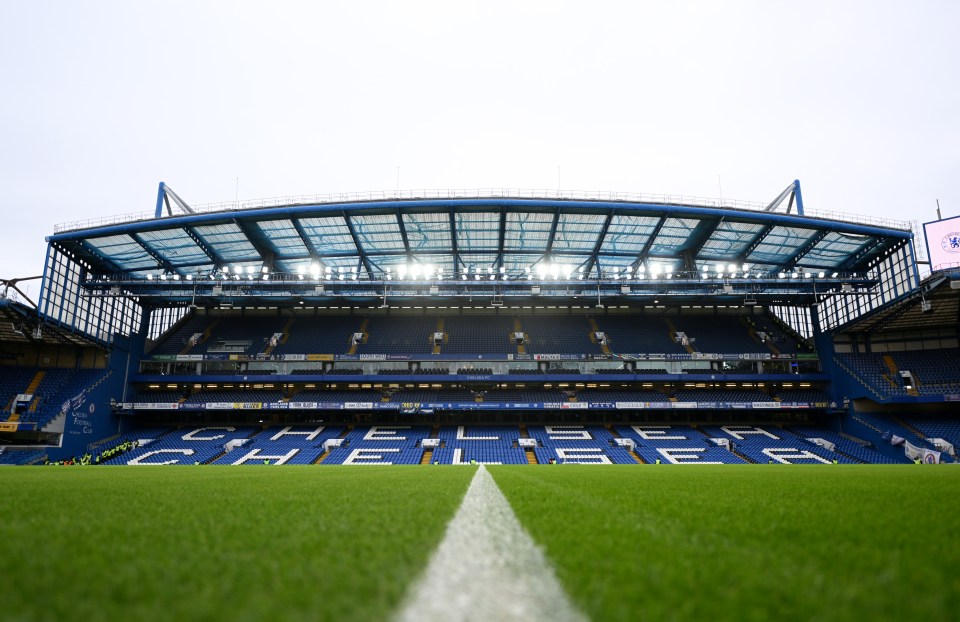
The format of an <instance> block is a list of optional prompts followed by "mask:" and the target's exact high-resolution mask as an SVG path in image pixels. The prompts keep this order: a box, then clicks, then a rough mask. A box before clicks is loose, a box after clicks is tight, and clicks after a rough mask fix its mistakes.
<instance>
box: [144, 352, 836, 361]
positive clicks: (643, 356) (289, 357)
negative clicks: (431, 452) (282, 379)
mask: <svg viewBox="0 0 960 622" xmlns="http://www.w3.org/2000/svg"><path fill="white" fill-rule="evenodd" d="M817 358H818V356H817V355H816V354H810V353H798V354H779V355H773V354H770V353H763V352H746V353H730V354H724V353H711V352H694V353H692V354H689V353H686V352H684V353H670V354H664V353H659V352H656V353H636V354H416V355H412V354H277V355H267V354H257V355H254V356H250V355H246V354H229V355H227V354H215V353H207V354H154V355H152V356H149V357H145V359H144V360H150V361H155V362H172V361H177V362H191V361H194V362H195V361H227V360H229V361H235V362H248V361H254V362H268V361H271V362H281V361H291V362H303V361H311V362H320V361H323V362H333V361H346V362H356V361H369V362H380V361H428V362H429V361H694V360H711V361H738V360H752V361H765V360H771V359H777V360H800V359H802V360H817Z"/></svg>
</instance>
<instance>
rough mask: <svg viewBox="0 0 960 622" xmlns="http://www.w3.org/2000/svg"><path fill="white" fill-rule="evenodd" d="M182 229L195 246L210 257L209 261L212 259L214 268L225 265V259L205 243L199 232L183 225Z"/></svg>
mask: <svg viewBox="0 0 960 622" xmlns="http://www.w3.org/2000/svg"><path fill="white" fill-rule="evenodd" d="M183 231H184V233H186V234H187V237H189V238H190V239H191V240H193V241H194V242H195V243H196V244H197V246H199V247H200V250H202V251H203V252H204V253H205V254H206V255H207V257H209V258H210V261H212V262H213V264H214V269H217V268H222V267H224V266H225V265H227V261H226V260H225V259H224V258H223V257H221V256H220V253H218V252H217V251H216V250H214V248H213V247H212V246H210V245H209V244H207V241H206V240H204V239H203V238H202V237H200V234H199V233H197V232H196V231H194V230H193V229H192V228H191V227H184V228H183Z"/></svg>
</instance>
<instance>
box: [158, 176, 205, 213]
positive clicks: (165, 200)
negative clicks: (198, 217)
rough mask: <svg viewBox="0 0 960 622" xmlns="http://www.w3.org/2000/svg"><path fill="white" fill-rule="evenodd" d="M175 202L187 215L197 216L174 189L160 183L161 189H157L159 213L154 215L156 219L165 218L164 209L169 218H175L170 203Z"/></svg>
mask: <svg viewBox="0 0 960 622" xmlns="http://www.w3.org/2000/svg"><path fill="white" fill-rule="evenodd" d="M171 200H172V201H173V202H174V203H175V204H176V205H177V207H179V208H180V209H181V210H183V212H184V213H187V214H195V213H196V212H194V211H193V208H192V207H190V206H189V205H187V202H186V201H184V200H183V199H181V198H180V196H179V195H177V193H176V192H174V191H173V188H171V187H170V186H168V185H167V184H165V183H163V182H162V181H161V182H160V187H159V188H157V211H156V213H155V214H154V218H160V217H161V216H163V208H164V206H166V208H167V216H173V208H171V207H170V201H171Z"/></svg>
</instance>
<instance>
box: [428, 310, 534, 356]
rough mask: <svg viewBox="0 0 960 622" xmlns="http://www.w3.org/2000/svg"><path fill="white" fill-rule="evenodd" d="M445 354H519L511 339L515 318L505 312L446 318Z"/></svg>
mask: <svg viewBox="0 0 960 622" xmlns="http://www.w3.org/2000/svg"><path fill="white" fill-rule="evenodd" d="M443 328H444V332H446V333H447V341H446V343H444V344H443V353H444V354H516V352H517V346H516V344H515V343H514V342H513V341H512V340H511V339H510V336H511V334H512V333H513V332H514V330H513V328H514V327H513V318H512V317H509V316H503V315H449V316H446V317H445V318H444V327H443Z"/></svg>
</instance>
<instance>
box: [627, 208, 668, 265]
mask: <svg viewBox="0 0 960 622" xmlns="http://www.w3.org/2000/svg"><path fill="white" fill-rule="evenodd" d="M667 216H668V214H664V215H662V216H660V222H658V223H657V226H656V227H654V228H653V231H651V232H650V236H649V237H648V238H647V241H646V242H644V243H643V248H641V249H640V252H639V253H638V254H637V260H636V261H635V262H633V264H632V265H633V267H634V268H635V267H637V266H638V265H640V264H641V263H643V260H644V259H646V258H647V254H648V253H649V252H650V249H651V248H653V241H654V240H655V239H657V236H658V235H660V230H661V229H663V224H664V223H665V222H667Z"/></svg>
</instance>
